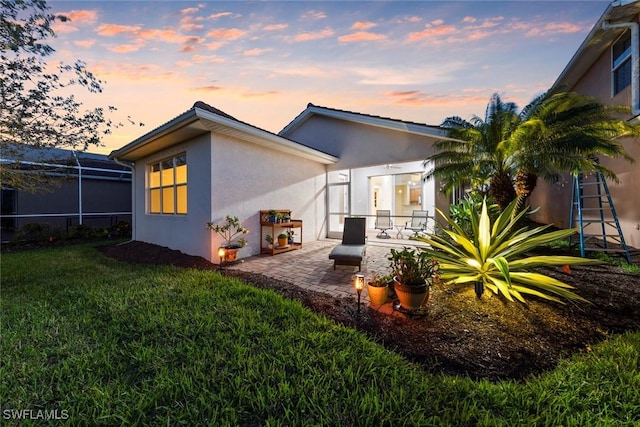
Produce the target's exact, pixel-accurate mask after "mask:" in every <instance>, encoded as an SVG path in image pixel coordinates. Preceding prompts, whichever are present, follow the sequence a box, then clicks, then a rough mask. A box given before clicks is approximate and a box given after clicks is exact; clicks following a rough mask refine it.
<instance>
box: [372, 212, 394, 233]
mask: <svg viewBox="0 0 640 427" xmlns="http://www.w3.org/2000/svg"><path fill="white" fill-rule="evenodd" d="M392 228H393V222H391V211H390V210H377V211H376V223H375V229H376V230H380V233H378V235H377V236H376V237H377V238H378V239H390V238H391V236H389V235H388V234H387V230H391V229H392Z"/></svg>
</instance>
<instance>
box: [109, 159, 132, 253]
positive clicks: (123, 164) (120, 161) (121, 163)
mask: <svg viewBox="0 0 640 427" xmlns="http://www.w3.org/2000/svg"><path fill="white" fill-rule="evenodd" d="M113 161H114V162H116V163H117V164H119V165H120V166H124V167H125V168H129V169H131V240H129V241H128V242H124V243H129V242H133V241H134V240H136V170H135V163H131V162H125V161H123V160H120V159H118V158H117V157H113ZM124 243H122V244H124Z"/></svg>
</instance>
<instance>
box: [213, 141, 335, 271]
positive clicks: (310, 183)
mask: <svg viewBox="0 0 640 427" xmlns="http://www.w3.org/2000/svg"><path fill="white" fill-rule="evenodd" d="M210 161H211V172H212V180H211V183H212V184H211V185H212V191H211V194H212V196H211V200H210V210H211V213H212V214H211V219H208V220H213V221H214V222H218V221H221V220H222V219H223V218H224V217H225V215H231V216H237V217H238V218H239V219H240V221H241V222H242V224H243V225H244V226H246V227H247V228H248V229H249V231H250V232H249V234H248V235H246V236H245V238H246V239H247V241H248V244H247V246H246V247H244V248H242V249H241V252H240V253H241V255H242V256H248V255H255V254H259V253H260V247H261V242H260V241H259V240H260V225H259V224H260V219H259V211H260V210H269V209H289V210H291V216H292V218H293V219H301V220H302V221H303V223H302V224H303V228H302V232H303V235H302V239H303V245H304V242H308V241H312V240H317V239H318V238H321V237H324V235H325V234H326V224H325V211H326V207H325V206H326V167H325V165H323V164H321V163H317V162H314V161H311V160H306V159H302V158H299V157H297V156H294V155H290V154H285V153H282V152H278V151H274V150H271V149H268V148H266V147H262V146H257V145H255V144H251V143H247V142H244V141H241V140H237V139H233V138H230V137H226V136H222V135H213V141H212V150H211V156H210ZM203 224H204V223H203ZM264 232H265V234H266V232H267V231H266V228H265V231H264ZM207 238H208V239H209V240H210V241H211V247H212V248H213V249H214V251H215V248H217V247H218V246H219V244H220V242H221V241H220V239H218V238H217V237H216V236H214V235H213V234H211V235H210V236H207ZM203 256H204V255H203ZM211 260H212V262H217V261H218V260H217V255H216V254H215V253H214V254H213V259H211Z"/></svg>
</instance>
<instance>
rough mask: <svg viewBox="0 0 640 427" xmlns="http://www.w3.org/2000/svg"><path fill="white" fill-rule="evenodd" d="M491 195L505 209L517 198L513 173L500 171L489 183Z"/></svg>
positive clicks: (501, 208)
mask: <svg viewBox="0 0 640 427" xmlns="http://www.w3.org/2000/svg"><path fill="white" fill-rule="evenodd" d="M489 195H490V196H491V197H492V198H493V201H494V202H496V203H497V204H498V206H499V207H500V210H501V211H503V210H504V209H505V208H506V207H507V206H508V205H509V203H511V202H512V201H513V199H515V198H516V191H515V190H514V189H513V181H512V180H511V175H509V174H508V173H507V172H500V173H498V174H496V175H494V176H493V177H492V178H491V182H490V183H489Z"/></svg>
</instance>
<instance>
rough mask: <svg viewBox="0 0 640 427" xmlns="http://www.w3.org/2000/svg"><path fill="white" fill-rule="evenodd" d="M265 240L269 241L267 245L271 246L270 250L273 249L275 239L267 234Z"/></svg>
mask: <svg viewBox="0 0 640 427" xmlns="http://www.w3.org/2000/svg"><path fill="white" fill-rule="evenodd" d="M264 240H266V241H267V243H268V244H269V249H271V247H273V237H272V236H271V234H267V236H266V237H265V238H264Z"/></svg>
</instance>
